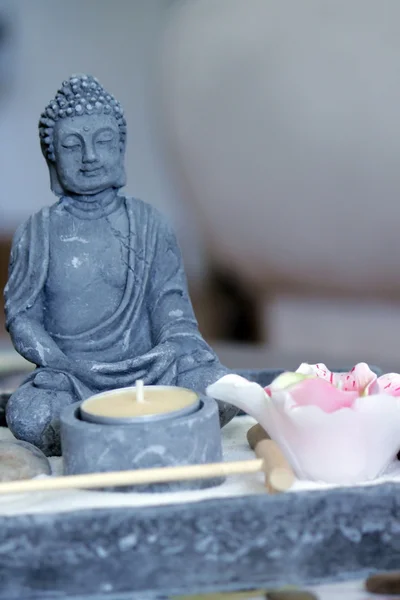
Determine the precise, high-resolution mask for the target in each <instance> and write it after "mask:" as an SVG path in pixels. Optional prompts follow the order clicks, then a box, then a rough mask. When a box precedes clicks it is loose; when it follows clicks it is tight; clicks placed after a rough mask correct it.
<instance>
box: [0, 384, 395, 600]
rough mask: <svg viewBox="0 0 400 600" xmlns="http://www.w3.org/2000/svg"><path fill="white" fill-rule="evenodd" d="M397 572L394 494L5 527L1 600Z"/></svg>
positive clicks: (147, 511)
mask: <svg viewBox="0 0 400 600" xmlns="http://www.w3.org/2000/svg"><path fill="white" fill-rule="evenodd" d="M248 375H249V374H248ZM264 377H267V374H266V373H265V372H264V373H262V374H261V373H258V374H257V377H256V378H257V379H258V380H259V381H260V382H261V381H265V379H264ZM269 377H271V372H270V373H269ZM267 379H268V377H267ZM399 563H400V486H399V485H396V484H384V485H380V486H371V487H365V488H343V489H341V490H340V489H339V490H338V489H336V490H331V491H314V492H299V493H296V494H295V493H292V494H283V495H277V496H268V495H265V496H260V495H249V496H243V497H234V498H223V499H213V500H207V501H202V502H197V503H191V504H179V505H169V506H160V507H141V508H117V509H116V508H112V509H98V510H90V511H77V512H71V513H58V514H57V513H56V514H47V515H46V514H45V515H43V514H42V515H24V516H14V517H1V518H0V582H1V584H0V600H13V599H18V600H19V599H22V598H23V599H24V600H34V599H35V600H39V599H40V600H46V599H51V600H56V599H66V598H75V600H78V598H82V599H83V598H86V599H89V598H93V600H94V599H95V598H96V600H100V599H103V600H128V599H133V598H140V599H141V600H144V599H145V598H167V597H168V596H169V595H171V594H177V593H186V594H187V593H196V592H197V593H198V592H206V591H216V590H225V591H226V590H230V589H232V590H234V589H245V588H248V589H254V588H261V587H267V586H268V587H270V586H275V585H277V586H280V585H286V584H300V585H302V584H311V583H320V582H331V581H332V582H333V581H340V580H348V579H361V578H363V577H365V576H367V575H369V574H370V573H372V572H374V571H382V570H393V569H398V568H399Z"/></svg>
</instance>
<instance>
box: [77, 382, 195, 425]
mask: <svg viewBox="0 0 400 600" xmlns="http://www.w3.org/2000/svg"><path fill="white" fill-rule="evenodd" d="M199 406H200V399H199V397H198V395H197V394H196V393H195V392H193V391H191V390H188V389H186V388H180V387H174V386H158V385H154V386H143V382H142V381H137V383H136V386H135V387H131V388H122V389H117V390H112V391H109V392H104V393H101V394H97V395H95V396H91V397H90V398H88V399H87V400H84V402H82V404H81V407H80V413H81V418H82V420H84V421H90V422H92V423H100V424H110V425H124V424H126V425H128V424H130V423H135V422H141V423H142V422H144V421H159V420H161V419H171V418H175V417H181V416H184V415H188V414H191V413H193V412H195V411H196V410H197V409H198V408H199Z"/></svg>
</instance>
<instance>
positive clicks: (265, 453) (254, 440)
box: [247, 424, 295, 494]
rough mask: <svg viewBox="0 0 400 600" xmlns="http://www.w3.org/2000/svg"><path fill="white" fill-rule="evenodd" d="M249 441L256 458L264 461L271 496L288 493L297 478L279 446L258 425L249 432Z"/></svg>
mask: <svg viewBox="0 0 400 600" xmlns="http://www.w3.org/2000/svg"><path fill="white" fill-rule="evenodd" d="M247 441H248V442H249V445H250V448H251V449H252V450H254V452H255V454H256V456H257V457H258V458H260V459H262V461H263V465H264V467H263V470H264V472H265V476H266V477H265V481H266V486H267V490H268V492H269V493H270V494H276V493H278V492H286V491H287V490H288V489H290V488H291V487H292V485H293V484H294V481H295V476H294V473H293V470H292V468H291V466H290V465H289V463H288V461H287V460H286V458H285V456H284V455H283V453H282V451H281V449H280V448H279V446H278V444H276V443H275V442H274V441H272V440H271V438H270V437H269V435H268V434H267V432H266V431H265V430H264V429H263V428H262V427H261V425H259V424H257V425H254V426H253V427H251V429H249V431H248V432H247Z"/></svg>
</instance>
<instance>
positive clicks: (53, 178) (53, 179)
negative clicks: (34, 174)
mask: <svg viewBox="0 0 400 600" xmlns="http://www.w3.org/2000/svg"><path fill="white" fill-rule="evenodd" d="M46 162H47V166H48V168H49V174H50V187H51V191H52V192H53V194H55V195H56V196H63V195H64V194H65V190H64V189H63V187H62V185H61V183H60V180H59V178H58V174H57V170H56V167H55V164H54V163H53V162H51V160H48V161H46Z"/></svg>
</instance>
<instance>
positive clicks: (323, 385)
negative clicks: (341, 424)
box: [287, 378, 359, 413]
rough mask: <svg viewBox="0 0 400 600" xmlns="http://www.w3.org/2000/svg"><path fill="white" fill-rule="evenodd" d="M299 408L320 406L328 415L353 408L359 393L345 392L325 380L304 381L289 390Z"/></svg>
mask: <svg viewBox="0 0 400 600" xmlns="http://www.w3.org/2000/svg"><path fill="white" fill-rule="evenodd" d="M287 391H288V392H289V393H290V395H291V397H292V399H293V400H294V402H296V404H297V405H298V406H318V407H319V408H320V409H321V410H323V411H324V412H326V413H331V412H335V411H336V410H340V409H341V408H351V407H352V406H353V403H354V401H355V400H356V399H357V398H359V393H358V392H357V391H344V390H340V389H338V388H336V387H334V386H333V385H332V384H331V383H329V381H326V380H324V379H320V378H316V379H304V380H303V381H301V382H300V383H297V384H296V385H294V386H292V387H290V388H289V389H288V390H287Z"/></svg>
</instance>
